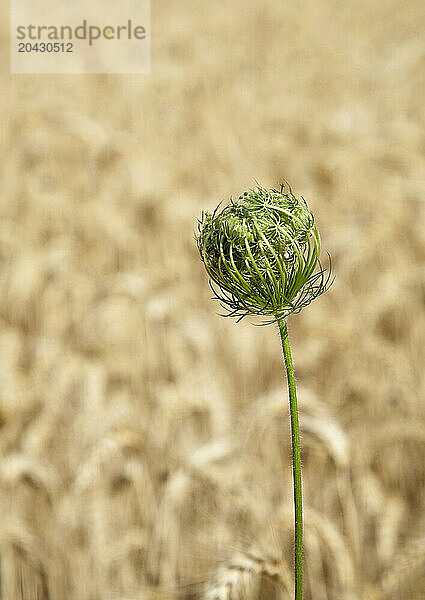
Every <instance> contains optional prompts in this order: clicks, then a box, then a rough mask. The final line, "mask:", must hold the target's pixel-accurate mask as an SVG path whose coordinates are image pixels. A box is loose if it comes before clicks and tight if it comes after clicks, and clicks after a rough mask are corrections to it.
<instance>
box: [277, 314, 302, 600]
mask: <svg viewBox="0 0 425 600" xmlns="http://www.w3.org/2000/svg"><path fill="white" fill-rule="evenodd" d="M279 332H280V338H281V341H282V350H283V357H284V359H285V367H286V375H287V379H288V390H289V410H290V414H291V435H292V472H293V479H294V505H295V600H301V599H302V593H303V592H302V588H303V491H302V480H301V449H300V425H299V420H298V405H297V386H296V383H295V373H294V365H293V363H292V356H291V348H290V345H289V337H288V328H287V326H286V320H285V319H280V321H279Z"/></svg>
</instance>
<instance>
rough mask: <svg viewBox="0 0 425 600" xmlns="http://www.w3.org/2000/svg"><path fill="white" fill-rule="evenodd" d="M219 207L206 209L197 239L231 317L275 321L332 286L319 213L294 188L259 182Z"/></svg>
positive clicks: (205, 262)
mask: <svg viewBox="0 0 425 600" xmlns="http://www.w3.org/2000/svg"><path fill="white" fill-rule="evenodd" d="M219 208H220V205H219V206H218V207H217V208H216V209H215V211H214V212H213V213H210V212H208V211H206V212H203V213H202V217H201V220H200V221H199V224H198V235H197V236H196V240H197V244H198V248H199V252H200V255H201V258H202V261H203V262H204V264H205V268H206V270H207V272H208V275H209V276H210V278H211V285H212V288H213V291H214V294H215V298H216V299H218V300H220V301H221V303H222V305H223V306H224V307H225V308H226V309H227V310H228V314H227V315H226V316H232V317H238V318H239V319H241V318H243V317H245V316H246V315H260V316H264V317H269V321H268V322H272V321H275V320H277V319H281V318H282V317H286V316H288V315H289V314H291V313H293V312H299V311H300V310H301V309H302V308H303V307H304V306H307V304H309V303H310V302H311V301H312V300H313V299H314V298H316V297H317V296H319V295H320V294H322V293H323V292H324V291H325V290H326V288H327V285H328V283H329V279H330V270H329V274H328V275H327V276H325V272H324V270H323V269H322V268H321V265H320V261H319V255H320V236H319V232H318V230H317V227H316V225H315V222H314V216H313V213H312V212H311V211H310V209H309V208H308V206H307V203H306V202H305V200H304V199H303V198H297V197H296V196H295V195H294V194H293V193H292V190H291V189H290V188H289V189H288V190H285V191H284V188H283V186H282V187H281V190H280V191H277V190H265V189H263V188H262V187H260V186H259V187H257V188H255V189H252V190H249V191H246V192H244V193H243V194H241V195H240V196H239V198H238V199H237V200H231V201H230V204H229V205H228V206H226V207H225V208H223V209H222V210H219ZM214 284H216V286H215V287H214ZM217 286H218V289H217Z"/></svg>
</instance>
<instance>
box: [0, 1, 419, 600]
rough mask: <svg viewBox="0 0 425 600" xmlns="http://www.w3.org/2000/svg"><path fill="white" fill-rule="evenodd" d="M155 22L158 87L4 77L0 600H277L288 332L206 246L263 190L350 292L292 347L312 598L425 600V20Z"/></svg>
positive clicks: (286, 488)
mask: <svg viewBox="0 0 425 600" xmlns="http://www.w3.org/2000/svg"><path fill="white" fill-rule="evenodd" d="M152 9H153V11H152V27H153V33H152V38H153V47H152V55H153V62H152V73H151V75H149V76H130V75H128V76H114V75H108V76H107V75H105V76H90V75H86V76H84V75H81V76H35V75H26V76H11V75H8V74H6V73H2V74H1V89H0V107H1V113H2V117H3V118H2V125H1V129H0V146H1V149H0V152H1V161H0V178H1V191H0V195H1V217H2V218H1V222H0V257H1V263H0V264H1V266H0V325H1V327H0V509H1V519H0V590H1V591H0V598H1V599H2V600H177V599H179V600H180V599H181V600H194V599H198V598H199V599H201V598H205V599H207V600H230V599H241V598H244V599H245V598H246V599H254V598H256V599H257V598H258V599H271V600H273V599H275V600H278V599H285V600H286V599H289V598H291V597H292V592H291V590H292V546H293V540H292V487H291V486H292V479H291V463H290V435H289V419H288V408H287V398H286V388H285V381H284V375H283V370H282V365H281V358H280V347H279V340H278V336H277V332H276V331H275V330H274V328H273V327H264V328H261V327H253V326H252V324H251V323H250V322H249V320H246V322H242V323H240V324H238V325H236V324H235V323H234V322H232V321H231V320H227V319H221V318H220V317H218V316H217V315H216V313H217V312H218V311H219V307H218V306H217V305H216V304H214V303H213V302H212V301H211V300H210V292H209V289H208V285H207V281H206V277H205V274H204V272H203V269H202V265H201V263H200V261H199V258H198V256H197V252H196V248H195V244H194V241H193V231H194V229H195V227H196V218H197V217H198V216H199V214H200V211H201V209H202V208H209V209H211V208H213V207H215V205H216V204H217V203H218V202H219V201H220V200H227V199H228V198H229V196H230V195H234V196H235V195H237V194H238V193H239V192H240V191H242V190H243V189H246V188H249V187H252V186H253V185H254V181H253V178H256V179H258V181H259V182H260V183H261V184H262V185H264V186H267V187H276V186H278V185H279V183H280V182H281V181H282V179H283V178H286V179H287V180H289V181H290V183H291V185H292V186H293V188H294V190H295V191H296V192H297V193H300V194H302V195H304V196H305V197H306V199H307V200H308V202H309V204H310V206H311V207H312V209H313V210H314V212H315V214H316V217H317V220H318V224H319V228H320V231H321V234H322V238H323V245H324V247H325V248H326V250H328V251H329V252H330V253H331V255H332V258H333V263H334V270H335V273H336V275H337V279H336V281H335V284H334V285H333V287H332V289H331V290H330V291H329V292H328V293H327V294H325V295H324V296H323V297H322V298H320V299H319V300H317V301H316V302H315V303H313V304H312V305H311V306H310V307H309V308H307V309H306V310H304V311H303V312H302V313H301V314H300V315H299V316H295V317H292V318H291V319H290V322H289V326H290V335H291V338H292V343H293V353H294V361H295V367H296V373H297V379H298V385H299V396H300V405H301V425H302V431H303V439H302V444H303V466H304V473H303V477H304V495H305V496H304V497H305V599H306V600H395V599H397V600H399V599H401V598H403V599H406V600H419V599H422V598H425V592H424V590H425V577H424V573H425V512H424V505H425V494H424V481H425V476H424V475H425V473H424V464H425V446H424V442H425V428H424V417H425V414H424V413H425V410H424V402H423V398H424V391H425V373H424V362H425V346H424V342H423V339H424V336H425V311H424V305H425V104H424V97H425V96H424V93H425V45H424V37H423V31H425V9H424V5H423V3H422V2H420V1H419V0H408V1H407V2H404V3H402V4H401V3H398V2H397V3H396V2H395V1H393V0H384V1H382V0H368V1H366V0H360V1H359V2H356V3H341V2H337V1H336V0H324V1H322V2H320V1H318V0H316V1H313V2H309V3H300V2H293V3H283V2H278V1H277V0H263V2H261V3H260V2H254V1H252V2H242V0H235V2H233V3H232V4H231V5H228V4H223V3H218V2H210V3H208V4H201V3H199V2H195V1H193V0H188V1H187V2H185V3H184V4H182V3H180V2H177V1H175V0H169V1H168V2H167V3H165V2H153V7H152ZM6 17H7V15H6ZM6 17H5V16H3V17H2V19H1V22H0V27H1V36H0V41H1V44H2V49H3V50H4V51H5V52H6V50H7V43H8V42H7V39H8V32H7V30H8V23H7V18H6Z"/></svg>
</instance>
